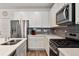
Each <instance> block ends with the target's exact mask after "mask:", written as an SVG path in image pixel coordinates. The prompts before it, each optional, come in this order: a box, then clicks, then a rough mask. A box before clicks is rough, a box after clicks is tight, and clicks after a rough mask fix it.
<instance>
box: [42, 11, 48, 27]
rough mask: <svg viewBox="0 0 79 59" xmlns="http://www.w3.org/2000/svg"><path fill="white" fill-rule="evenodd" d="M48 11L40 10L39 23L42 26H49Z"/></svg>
mask: <svg viewBox="0 0 79 59" xmlns="http://www.w3.org/2000/svg"><path fill="white" fill-rule="evenodd" d="M48 16H49V15H48V12H42V13H41V18H42V20H41V23H42V24H41V25H42V27H49V21H48Z"/></svg>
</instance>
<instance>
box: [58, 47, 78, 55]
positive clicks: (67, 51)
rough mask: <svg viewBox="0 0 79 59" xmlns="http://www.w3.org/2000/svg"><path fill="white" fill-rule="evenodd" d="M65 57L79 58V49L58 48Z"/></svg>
mask: <svg viewBox="0 0 79 59" xmlns="http://www.w3.org/2000/svg"><path fill="white" fill-rule="evenodd" d="M58 50H59V51H60V52H61V53H62V54H63V55H64V56H79V48H58Z"/></svg>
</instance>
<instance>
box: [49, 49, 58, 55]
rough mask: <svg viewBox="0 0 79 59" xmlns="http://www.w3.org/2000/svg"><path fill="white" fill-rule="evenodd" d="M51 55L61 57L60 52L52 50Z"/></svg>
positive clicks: (50, 50)
mask: <svg viewBox="0 0 79 59" xmlns="http://www.w3.org/2000/svg"><path fill="white" fill-rule="evenodd" d="M49 54H50V56H59V52H58V51H56V50H54V49H51V48H49Z"/></svg>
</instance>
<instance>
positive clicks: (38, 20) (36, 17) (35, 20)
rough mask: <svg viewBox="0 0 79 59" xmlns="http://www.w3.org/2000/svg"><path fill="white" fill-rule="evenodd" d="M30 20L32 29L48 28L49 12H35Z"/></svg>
mask: <svg viewBox="0 0 79 59" xmlns="http://www.w3.org/2000/svg"><path fill="white" fill-rule="evenodd" d="M30 17H31V19H30V20H29V24H30V27H48V25H49V24H48V12H47V11H41V12H33V13H32V15H31V16H30Z"/></svg>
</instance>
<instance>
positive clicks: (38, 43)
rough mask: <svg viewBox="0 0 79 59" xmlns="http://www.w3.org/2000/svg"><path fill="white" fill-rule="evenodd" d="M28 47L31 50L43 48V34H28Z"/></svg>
mask: <svg viewBox="0 0 79 59" xmlns="http://www.w3.org/2000/svg"><path fill="white" fill-rule="evenodd" d="M28 48H29V49H32V50H33V49H34V50H40V49H45V38H44V36H30V37H29V40H28Z"/></svg>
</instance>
